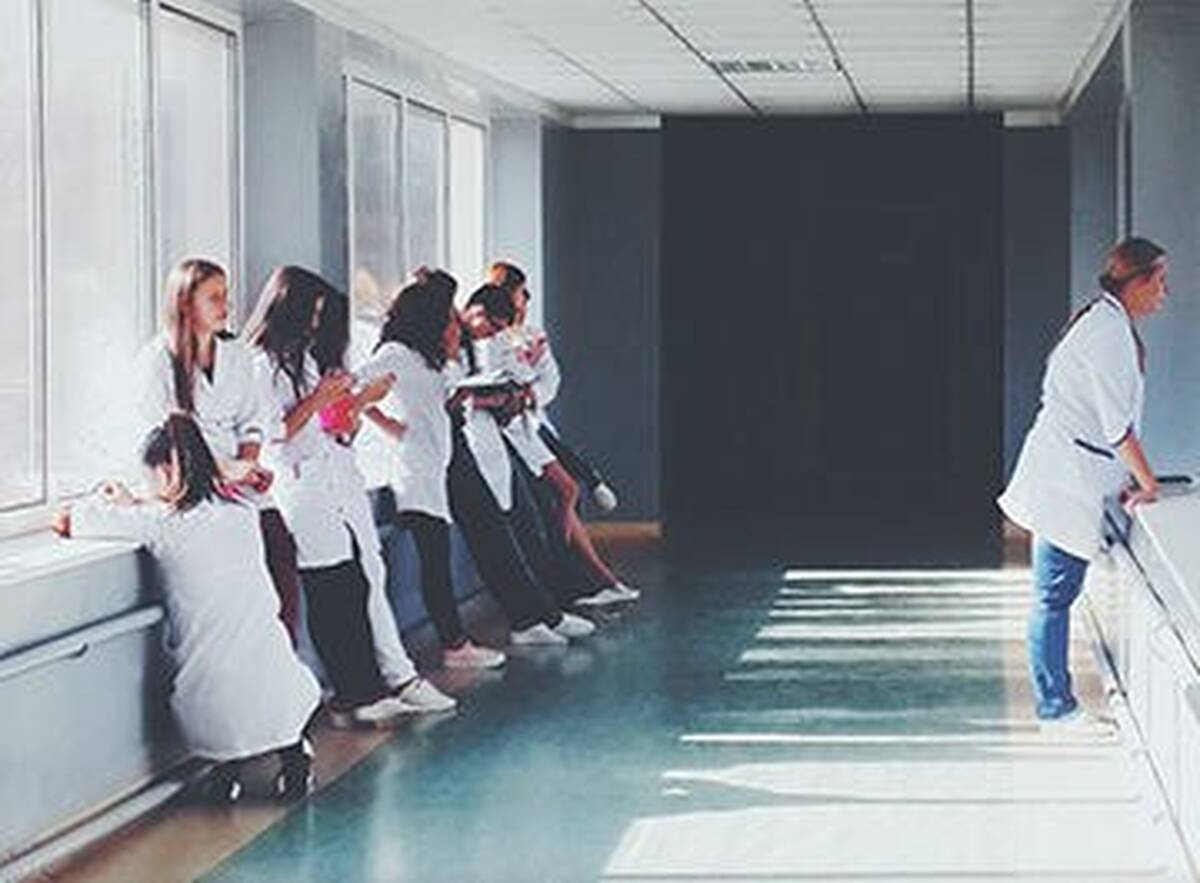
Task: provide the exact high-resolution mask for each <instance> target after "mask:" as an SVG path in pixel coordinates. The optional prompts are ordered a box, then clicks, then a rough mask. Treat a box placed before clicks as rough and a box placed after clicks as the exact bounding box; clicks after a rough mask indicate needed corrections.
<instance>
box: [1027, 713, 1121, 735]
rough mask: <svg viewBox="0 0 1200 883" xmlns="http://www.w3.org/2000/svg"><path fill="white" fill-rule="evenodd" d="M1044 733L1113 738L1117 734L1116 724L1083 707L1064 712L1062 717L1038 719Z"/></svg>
mask: <svg viewBox="0 0 1200 883" xmlns="http://www.w3.org/2000/svg"><path fill="white" fill-rule="evenodd" d="M1038 725H1039V728H1040V730H1041V732H1042V734H1043V735H1046V736H1051V737H1066V738H1070V737H1073V736H1093V737H1097V738H1112V737H1113V736H1115V735H1116V734H1117V728H1116V725H1115V724H1113V723H1112V722H1111V721H1108V720H1105V719H1103V718H1098V717H1096V716H1095V715H1092V714H1090V713H1088V712H1086V711H1084V710H1083V709H1082V708H1076V709H1075V710H1074V711H1072V712H1069V713H1068V714H1064V715H1063V716H1062V717H1055V718H1047V719H1044V720H1041V721H1038Z"/></svg>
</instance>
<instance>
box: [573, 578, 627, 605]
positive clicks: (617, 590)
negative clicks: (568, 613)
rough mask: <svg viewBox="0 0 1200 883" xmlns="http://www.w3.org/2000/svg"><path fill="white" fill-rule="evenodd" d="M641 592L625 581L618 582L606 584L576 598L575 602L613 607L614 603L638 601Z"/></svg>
mask: <svg viewBox="0 0 1200 883" xmlns="http://www.w3.org/2000/svg"><path fill="white" fill-rule="evenodd" d="M641 594H642V593H641V592H639V591H638V590H637V589H631V588H629V586H627V585H625V584H624V583H617V584H616V585H615V586H605V587H604V588H603V589H601V590H600V591H598V592H593V593H592V594H591V595H584V596H583V597H582V598H576V599H575V603H576V604H578V605H579V606H580V607H611V606H613V605H614V604H628V603H630V602H631V601H636V600H637V599H638V598H639V597H641Z"/></svg>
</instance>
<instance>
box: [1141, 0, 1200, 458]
mask: <svg viewBox="0 0 1200 883" xmlns="http://www.w3.org/2000/svg"><path fill="white" fill-rule="evenodd" d="M1130 15H1131V19H1130V24H1129V27H1130V34H1131V40H1132V59H1133V69H1132V71H1131V72H1130V80H1129V82H1130V84H1131V87H1132V94H1131V103H1132V114H1131V118H1130V137H1131V144H1130V154H1131V159H1132V161H1131V163H1130V174H1131V181H1130V193H1131V198H1132V209H1133V211H1132V220H1133V226H1132V231H1133V232H1135V233H1138V234H1140V235H1143V236H1149V237H1150V238H1151V239H1155V240H1157V241H1159V242H1161V243H1162V244H1163V245H1164V246H1165V247H1166V248H1167V251H1168V252H1169V254H1170V260H1171V269H1170V295H1169V296H1168V298H1167V305H1166V307H1165V308H1164V309H1163V310H1162V312H1161V313H1160V314H1159V315H1158V316H1155V317H1154V318H1151V319H1148V320H1146V321H1145V322H1143V328H1142V332H1143V337H1144V338H1145V341H1146V347H1147V358H1146V414H1145V420H1144V423H1143V435H1144V441H1145V443H1146V448H1147V452H1148V454H1149V456H1150V462H1151V463H1152V464H1154V466H1155V467H1156V468H1157V469H1158V470H1159V471H1160V472H1196V471H1198V470H1200V393H1198V390H1200V346H1198V345H1197V341H1198V340H1200V296H1198V294H1200V249H1198V248H1197V244H1198V243H1200V175H1198V174H1197V158H1198V157H1200V91H1198V90H1197V84H1200V4H1197V3H1194V2H1178V0H1145V2H1139V3H1136V4H1134V7H1133V10H1132V12H1131V14H1130Z"/></svg>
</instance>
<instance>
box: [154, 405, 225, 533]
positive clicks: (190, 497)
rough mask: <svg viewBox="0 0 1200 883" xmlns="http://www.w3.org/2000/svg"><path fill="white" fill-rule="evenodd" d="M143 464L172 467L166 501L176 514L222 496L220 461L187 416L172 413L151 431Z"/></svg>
mask: <svg viewBox="0 0 1200 883" xmlns="http://www.w3.org/2000/svg"><path fill="white" fill-rule="evenodd" d="M142 462H143V463H145V464H146V465H147V466H149V467H151V468H154V467H156V466H169V467H170V468H171V472H172V480H171V484H170V485H169V486H168V487H167V493H166V499H167V502H168V503H169V504H170V506H171V508H172V509H174V510H175V511H176V512H186V511H187V510H188V509H191V508H192V507H193V506H196V505H198V504H200V503H203V502H204V501H206V500H211V499H213V498H214V497H220V496H222V495H221V493H220V489H219V483H220V472H219V471H218V469H217V461H216V459H215V458H214V457H213V455H212V451H211V450H209V447H208V444H207V443H206V442H205V441H204V435H203V434H202V433H201V432H200V428H199V427H198V426H197V425H196V422H195V421H194V420H193V419H192V418H191V417H189V416H188V415H186V414H172V415H171V416H170V417H168V418H167V420H166V422H165V423H163V424H162V425H160V426H156V427H154V429H152V430H150V433H149V434H148V435H147V436H146V440H145V442H143V444H142Z"/></svg>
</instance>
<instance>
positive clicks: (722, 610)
mask: <svg viewBox="0 0 1200 883" xmlns="http://www.w3.org/2000/svg"><path fill="white" fill-rule="evenodd" d="M633 575H634V576H635V577H636V578H638V579H639V581H640V582H641V583H642V584H643V585H644V586H645V587H646V589H647V591H646V597H645V600H644V601H643V603H642V604H640V605H639V606H638V607H637V608H636V609H634V610H632V611H628V612H626V613H623V614H620V615H617V616H615V617H612V618H611V619H610V620H609V621H607V622H606V623H605V624H604V626H603V628H602V631H601V633H600V635H599V636H597V637H596V638H595V639H593V640H591V641H590V642H588V643H586V644H584V645H581V646H578V647H573V648H570V649H567V650H565V651H563V650H545V649H543V650H540V651H537V650H532V649H529V650H525V651H523V652H519V653H516V654H514V659H513V660H512V662H511V664H510V666H509V667H508V669H507V671H505V672H504V674H503V675H502V676H500V677H498V678H497V679H495V680H491V681H489V682H486V683H481V684H477V685H473V686H471V687H470V688H469V689H465V690H464V691H463V692H464V695H463V709H462V710H461V711H460V713H458V714H457V715H455V716H453V717H450V718H447V719H444V720H442V721H438V722H434V721H427V722H425V723H424V724H423V726H422V727H421V728H417V727H414V728H412V729H409V730H405V731H401V732H398V733H396V734H395V735H394V736H393V737H391V738H386V737H381V736H378V735H374V736H368V737H365V738H366V740H367V743H368V744H373V743H374V742H378V746H377V747H375V750H374V751H373V752H372V753H371V754H370V755H369V756H367V757H366V759H365V760H363V761H362V762H361V763H359V764H358V765H357V766H355V767H354V768H353V769H351V770H350V771H349V772H347V773H346V774H345V775H343V776H342V777H341V778H338V779H337V780H336V781H332V782H330V783H329V784H328V785H327V787H326V788H325V789H324V790H323V791H322V792H321V793H320V794H319V795H318V796H317V797H316V798H315V799H313V800H310V801H308V802H307V803H305V804H303V805H302V806H300V807H298V808H296V809H295V810H294V811H293V812H291V813H290V814H288V815H287V816H286V817H285V818H282V819H277V818H275V817H274V816H272V817H271V818H270V819H267V816H265V815H263V816H260V817H256V816H254V815H253V813H251V814H248V815H244V816H243V815H240V814H242V813H245V812H246V811H245V810H237V811H236V812H233V813H224V814H221V813H213V812H211V811H210V812H208V813H207V814H206V816H204V817H198V818H197V819H196V821H195V825H194V827H192V828H188V827H187V826H186V825H185V826H184V828H183V829H182V834H181V833H180V831H176V836H183V837H185V838H186V837H192V838H194V839H201V840H204V839H212V838H213V837H215V836H218V835H219V834H220V833H221V831H222V829H223V828H229V827H237V826H239V825H241V826H242V828H243V829H244V831H243V834H244V836H242V837H241V839H240V840H239V841H238V842H234V843H231V844H229V845H227V846H226V847H225V848H226V849H228V848H230V847H233V848H236V847H237V846H239V845H240V844H241V843H242V842H246V841H249V842H248V845H246V846H245V848H243V849H241V850H240V851H238V852H237V853H236V854H233V855H231V856H228V857H225V858H224V859H223V860H221V861H220V863H219V864H218V863H217V862H218V860H219V859H220V858H222V857H221V856H212V855H209V856H208V857H207V858H206V859H204V860H203V861H192V860H186V861H185V854H186V853H187V852H188V848H187V847H186V846H181V847H180V848H179V849H177V850H174V851H172V853H170V855H169V857H164V856H163V855H162V854H159V855H158V856H154V855H144V856H142V861H143V862H145V861H147V860H149V861H153V862H154V864H153V865H151V866H150V867H151V868H153V871H152V872H150V873H148V874H144V875H143V876H140V877H139V876H137V875H134V871H133V868H134V865H135V864H136V862H135V863H133V864H127V865H124V866H122V870H123V871H124V872H125V873H126V876H109V877H107V879H113V880H116V879H120V880H122V881H123V883H133V881H135V880H138V879H153V880H157V881H161V880H174V879H189V878H190V877H191V876H194V875H195V874H197V873H200V872H202V871H203V872H204V873H205V874H206V876H204V879H205V880H208V881H214V883H233V881H261V880H287V881H331V880H336V881H341V883H350V881H410V880H411V881H419V883H432V881H447V883H468V881H487V883H504V881H521V883H526V881H551V883H559V881H562V883H569V881H590V880H611V881H618V880H619V881H643V883H650V881H667V880H670V881H718V880H730V881H759V880H761V881H766V880H771V881H781V880H794V881H812V880H856V881H879V883H883V881H949V880H954V881H971V880H992V879H1025V880H1035V881H1051V880H1079V881H1089V883H1093V881H1134V880H1141V879H1153V880H1171V881H1182V880H1187V879H1191V877H1190V876H1189V870H1188V867H1187V864H1186V860H1185V858H1184V856H1183V854H1182V853H1181V851H1180V849H1179V847H1178V845H1177V841H1176V840H1175V838H1174V832H1173V829H1172V828H1171V827H1170V825H1169V823H1168V822H1166V820H1165V819H1164V818H1163V817H1162V816H1161V815H1160V814H1156V810H1155V806H1156V804H1155V803H1154V801H1153V800H1151V799H1150V793H1149V790H1148V787H1147V785H1146V783H1145V782H1144V781H1143V779H1142V778H1140V777H1139V774H1138V767H1137V766H1136V765H1135V763H1134V762H1133V760H1132V759H1131V757H1130V754H1129V751H1128V749H1127V748H1126V747H1124V746H1123V745H1122V744H1121V743H1120V742H1118V741H1096V740H1091V739H1086V738H1081V739H1076V740H1074V741H1063V740H1058V741H1049V740H1047V739H1046V738H1045V737H1043V736H1042V735H1040V733H1039V732H1038V730H1037V728H1036V726H1035V724H1034V722H1033V721H1032V719H1031V718H1030V716H1029V713H1028V711H1027V709H1028V707H1029V701H1030V700H1029V695H1028V688H1027V686H1026V682H1025V675H1024V655H1023V654H1024V644H1023V620H1024V600H1023V599H1024V597H1025V595H1026V594H1027V592H1028V586H1027V581H1026V578H1025V577H1024V576H1023V575H1022V574H1019V573H1018V574H1011V573H1009V574H1004V575H1000V576H999V577H994V575H986V574H977V575H972V576H971V577H969V578H968V577H947V576H945V575H943V574H936V573H931V574H923V575H921V576H920V577H919V578H912V577H909V576H906V575H904V574H887V573H882V574H879V573H877V574H871V575H869V577H870V578H862V577H851V576H843V575H839V574H834V573H827V574H821V575H819V576H820V578H818V579H811V578H808V575H806V574H804V573H796V574H792V575H791V578H785V575H784V572H783V571H782V570H774V571H769V572H766V571H764V572H751V571H741V572H734V571H729V572H721V573H711V572H709V573H701V572H691V571H688V570H686V569H680V570H677V569H674V568H672V567H671V566H669V565H668V564H666V563H664V562H661V561H658V560H655V559H649V560H644V561H641V562H640V563H639V564H637V565H636V573H634V574H633ZM1081 632H1082V629H1077V631H1076V634H1077V635H1080V634H1081ZM1075 651H1076V653H1075V668H1076V671H1077V673H1078V674H1079V675H1080V677H1079V680H1080V689H1081V692H1082V693H1083V695H1084V697H1085V701H1086V702H1088V703H1090V704H1091V705H1092V706H1093V707H1102V701H1101V698H1100V696H1099V692H1100V685H1099V680H1098V678H1097V675H1096V671H1095V667H1094V664H1093V662H1092V659H1091V657H1090V655H1089V654H1088V653H1087V652H1086V648H1084V647H1082V646H1081V645H1078V644H1077V646H1076V647H1075ZM339 738H341V739H346V738H347V737H345V736H339ZM358 738H363V737H358ZM333 747H334V744H333V742H332V741H331V737H330V736H328V735H327V736H326V738H324V739H322V745H321V751H322V759H323V761H325V762H328V759H329V758H332V757H333V756H334V753H333V751H332V750H331V749H333ZM362 747H364V746H360V748H362ZM344 748H345V745H343V749H344ZM326 778H327V780H328V774H327V776H326ZM173 815H175V816H178V815H179V813H175V814H173ZM270 822H274V824H273V825H271V827H269V828H268V829H267V830H265V831H264V832H262V833H259V831H260V830H261V829H262V828H263V827H265V826H266V824H269V823H270ZM159 824H166V825H169V818H168V820H166V821H164V822H161V823H159ZM214 832H215V833H214ZM255 834H258V836H256V837H255V836H254V835H255ZM251 838H253V839H251ZM235 840H237V838H235ZM113 851H114V852H115V853H120V852H122V850H121V847H120V846H119V845H118V846H116V847H113ZM128 853H129V850H128V849H126V850H125V854H128ZM177 857H178V858H179V861H178V862H177V861H176V858H177ZM110 858H112V856H110ZM187 862H190V863H187ZM185 864H186V868H185V867H184V865H185ZM97 868H98V866H94V867H93V869H94V870H96V869H97ZM167 869H171V870H169V871H168V870H167ZM97 873H99V871H97ZM85 878H87V879H97V878H98V877H96V876H95V875H84V876H83V877H80V876H76V877H63V878H62V879H85Z"/></svg>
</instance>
